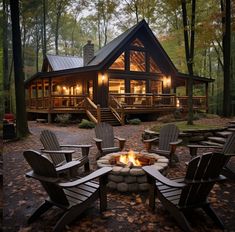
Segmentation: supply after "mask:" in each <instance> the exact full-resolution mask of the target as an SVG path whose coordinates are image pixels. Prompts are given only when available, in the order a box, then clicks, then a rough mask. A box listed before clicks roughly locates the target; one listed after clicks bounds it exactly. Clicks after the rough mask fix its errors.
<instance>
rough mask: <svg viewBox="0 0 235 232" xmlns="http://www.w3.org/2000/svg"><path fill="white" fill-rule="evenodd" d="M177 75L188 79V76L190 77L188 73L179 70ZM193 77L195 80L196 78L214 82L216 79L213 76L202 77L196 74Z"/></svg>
mask: <svg viewBox="0 0 235 232" xmlns="http://www.w3.org/2000/svg"><path fill="white" fill-rule="evenodd" d="M176 77H181V78H185V79H188V78H190V75H189V74H186V73H181V72H177V74H176ZM192 77H193V80H195V81H202V82H213V81H215V80H214V79H211V78H206V77H200V76H196V75H193V76H192Z"/></svg>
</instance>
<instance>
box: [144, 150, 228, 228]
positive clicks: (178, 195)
mask: <svg viewBox="0 0 235 232" xmlns="http://www.w3.org/2000/svg"><path fill="white" fill-rule="evenodd" d="M225 162H226V157H225V156H224V155H223V154H220V153H207V154H204V155H202V156H198V157H196V158H194V159H192V160H191V161H190V162H189V165H188V169H187V172H186V176H185V177H184V178H177V179H175V180H170V179H168V178H166V177H164V176H163V175H162V174H161V173H160V172H159V171H157V170H156V168H154V167H153V166H145V167H143V169H144V171H145V172H146V173H147V174H148V180H149V183H150V186H151V187H150V199H149V204H150V207H151V209H152V210H154V209H155V197H156V196H157V197H158V198H159V199H160V201H161V202H162V204H163V205H164V206H165V207H166V209H167V210H168V211H169V213H170V214H171V215H172V216H173V217H174V218H175V219H176V221H177V222H178V224H179V225H180V227H181V228H182V229H183V230H184V231H187V232H188V231H192V228H191V226H190V224H189V222H188V220H187V219H186V217H185V213H186V212H187V213H190V212H189V210H192V209H195V208H202V209H203V210H204V211H205V212H206V213H207V214H208V215H209V216H210V217H211V218H212V219H213V220H214V221H215V222H216V223H217V224H218V225H219V226H220V227H221V228H224V225H223V223H222V222H221V220H220V219H219V218H218V217H217V215H216V214H215V212H214V211H213V209H212V208H211V206H210V203H209V202H208V201H207V197H208V194H209V193H210V191H211V189H212V187H213V185H214V184H215V182H217V181H221V180H224V179H225V177H224V176H221V175H220V172H221V170H222V168H223V166H224V164H225Z"/></svg>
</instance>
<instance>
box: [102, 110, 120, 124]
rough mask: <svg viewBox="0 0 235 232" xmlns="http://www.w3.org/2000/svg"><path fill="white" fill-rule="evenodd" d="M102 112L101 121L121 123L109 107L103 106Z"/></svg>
mask: <svg viewBox="0 0 235 232" xmlns="http://www.w3.org/2000/svg"><path fill="white" fill-rule="evenodd" d="M100 113H101V122H107V123H109V124H111V125H112V126H120V125H121V124H120V122H119V121H118V120H117V118H116V117H115V116H114V115H113V113H112V111H111V110H110V109H109V108H101V109H100Z"/></svg>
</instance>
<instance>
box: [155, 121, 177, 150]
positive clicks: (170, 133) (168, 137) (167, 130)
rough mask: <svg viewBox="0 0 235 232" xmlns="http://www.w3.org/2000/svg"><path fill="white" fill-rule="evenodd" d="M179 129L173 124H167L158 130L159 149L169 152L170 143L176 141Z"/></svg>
mask: <svg viewBox="0 0 235 232" xmlns="http://www.w3.org/2000/svg"><path fill="white" fill-rule="evenodd" d="M178 136H179V129H178V127H177V126H176V125H174V124H168V125H166V126H164V127H162V128H161V129H160V133H159V149H160V150H165V151H170V142H175V141H177V139H178Z"/></svg>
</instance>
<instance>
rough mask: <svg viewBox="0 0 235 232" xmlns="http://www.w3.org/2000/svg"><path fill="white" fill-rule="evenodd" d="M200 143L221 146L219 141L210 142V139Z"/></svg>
mask: <svg viewBox="0 0 235 232" xmlns="http://www.w3.org/2000/svg"><path fill="white" fill-rule="evenodd" d="M200 144H202V145H207V146H218V147H221V148H222V147H223V145H222V144H221V143H215V142H210V141H201V142H200Z"/></svg>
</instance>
